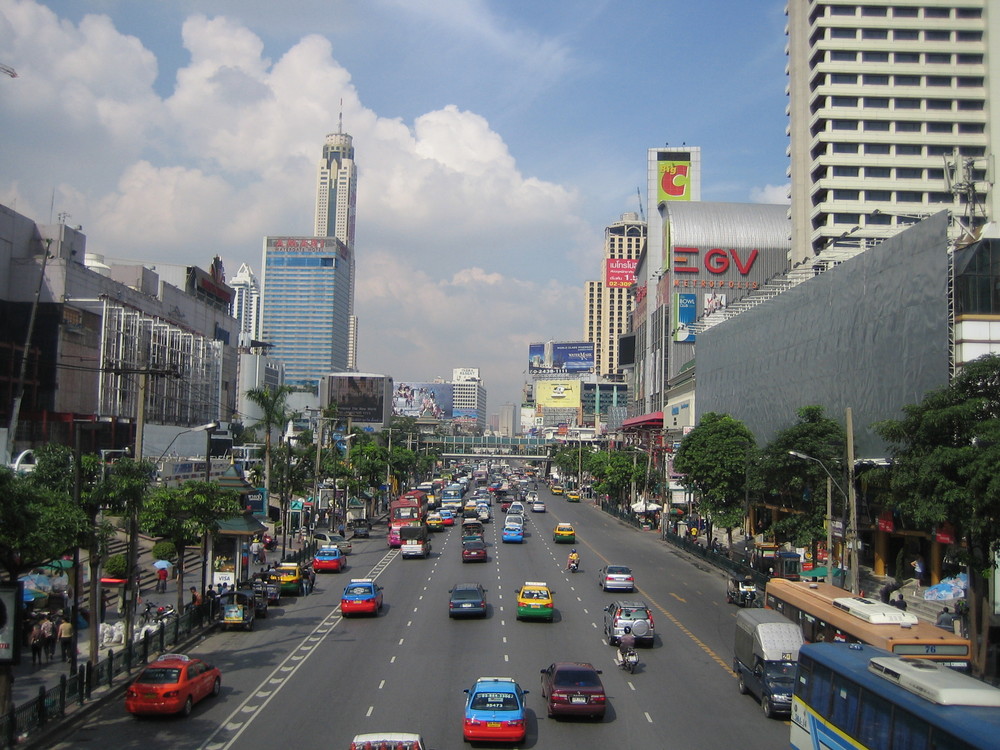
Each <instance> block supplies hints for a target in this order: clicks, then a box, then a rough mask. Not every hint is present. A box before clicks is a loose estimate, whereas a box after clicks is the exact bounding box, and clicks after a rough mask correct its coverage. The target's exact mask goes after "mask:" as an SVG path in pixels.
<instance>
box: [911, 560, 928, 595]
mask: <svg viewBox="0 0 1000 750" xmlns="http://www.w3.org/2000/svg"><path fill="white" fill-rule="evenodd" d="M910 565H911V566H913V577H914V578H916V579H917V586H918V587H920V586H923V585H924V574H925V572H926V571H925V570H924V558H923V557H921V556H920V555H917V557H916V558H915V559H914V560H913V562H911V563H910Z"/></svg>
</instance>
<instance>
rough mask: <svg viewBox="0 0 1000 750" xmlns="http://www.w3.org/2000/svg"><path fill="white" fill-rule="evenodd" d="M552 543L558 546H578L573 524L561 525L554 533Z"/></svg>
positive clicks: (558, 525)
mask: <svg viewBox="0 0 1000 750" xmlns="http://www.w3.org/2000/svg"><path fill="white" fill-rule="evenodd" d="M552 541H553V542H555V543H556V544H576V530H575V529H574V528H573V524H571V523H560V524H557V525H556V528H555V529H554V530H553V532H552Z"/></svg>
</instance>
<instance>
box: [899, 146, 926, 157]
mask: <svg viewBox="0 0 1000 750" xmlns="http://www.w3.org/2000/svg"><path fill="white" fill-rule="evenodd" d="M923 152H924V149H923V146H920V145H918V144H916V143H897V144H896V156H920V155H921V154H922V153H923Z"/></svg>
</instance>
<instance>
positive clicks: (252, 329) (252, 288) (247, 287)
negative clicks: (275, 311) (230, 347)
mask: <svg viewBox="0 0 1000 750" xmlns="http://www.w3.org/2000/svg"><path fill="white" fill-rule="evenodd" d="M229 286H231V287H232V288H233V292H234V296H233V304H232V305H231V307H230V310H229V314H230V315H232V316H233V317H234V318H236V320H238V321H239V323H240V341H239V343H240V346H249V343H250V341H253V340H255V339H259V338H260V283H259V282H258V281H257V276H256V275H254V272H253V269H252V268H250V266H248V265H247V264H246V263H243V264H242V265H240V270H239V271H237V272H236V275H235V276H233V277H232V278H231V279H230V280H229Z"/></svg>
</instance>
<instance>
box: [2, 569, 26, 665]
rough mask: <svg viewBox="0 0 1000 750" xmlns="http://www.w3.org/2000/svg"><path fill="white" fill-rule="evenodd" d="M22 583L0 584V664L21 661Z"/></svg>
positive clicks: (12, 663)
mask: <svg viewBox="0 0 1000 750" xmlns="http://www.w3.org/2000/svg"><path fill="white" fill-rule="evenodd" d="M23 598H24V583H23V582H21V581H16V582H14V583H3V584H0V664H3V665H7V666H10V665H14V664H20V662H21V638H22V633H21V630H22V628H21V609H22V608H21V600H22V599H23Z"/></svg>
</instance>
